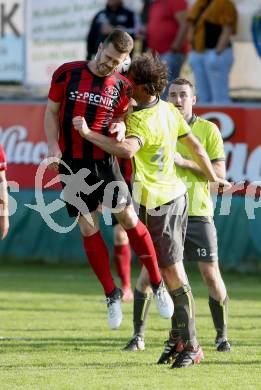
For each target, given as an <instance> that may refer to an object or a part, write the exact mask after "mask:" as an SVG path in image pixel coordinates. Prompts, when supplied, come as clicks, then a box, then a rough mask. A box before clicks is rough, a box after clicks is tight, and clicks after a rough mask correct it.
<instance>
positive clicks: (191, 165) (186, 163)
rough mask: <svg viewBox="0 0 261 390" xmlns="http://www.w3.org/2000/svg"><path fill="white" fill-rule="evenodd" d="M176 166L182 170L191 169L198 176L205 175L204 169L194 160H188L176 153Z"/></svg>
mask: <svg viewBox="0 0 261 390" xmlns="http://www.w3.org/2000/svg"><path fill="white" fill-rule="evenodd" d="M175 164H176V165H177V166H179V167H180V168H186V169H191V170H192V171H194V172H195V173H196V174H197V175H204V173H203V171H202V169H201V168H200V166H199V165H198V164H197V163H196V162H195V161H194V160H188V159H186V158H184V157H183V156H182V155H181V154H180V153H178V152H175Z"/></svg>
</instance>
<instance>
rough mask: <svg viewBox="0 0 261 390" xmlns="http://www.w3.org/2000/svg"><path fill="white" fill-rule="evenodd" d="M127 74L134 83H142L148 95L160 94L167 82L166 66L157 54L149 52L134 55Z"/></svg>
mask: <svg viewBox="0 0 261 390" xmlns="http://www.w3.org/2000/svg"><path fill="white" fill-rule="evenodd" d="M129 74H130V76H131V78H132V80H133V82H134V83H135V84H136V85H142V86H143V88H144V90H145V92H146V93H147V94H148V95H153V96H154V95H157V96H159V95H161V94H162V92H163V90H164V88H165V87H166V86H167V83H168V68H167V65H166V64H165V63H163V62H162V61H161V60H160V57H159V56H158V55H152V54H150V53H145V54H142V55H140V56H138V57H136V58H135V59H134V60H133V61H132V63H131V66H130V70H129Z"/></svg>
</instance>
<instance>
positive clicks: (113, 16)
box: [87, 0, 139, 60]
mask: <svg viewBox="0 0 261 390" xmlns="http://www.w3.org/2000/svg"><path fill="white" fill-rule="evenodd" d="M115 27H117V28H121V29H122V30H124V31H126V32H127V33H129V34H130V35H131V36H132V38H134V36H135V33H136V31H137V29H138V27H139V21H138V15H136V14H135V12H133V11H131V10H129V9H128V8H126V7H124V5H123V1H122V0H107V2H106V8H105V9H103V10H101V11H99V12H98V13H97V14H96V15H95V16H94V18H93V20H92V23H91V27H90V31H89V33H88V35H87V60H91V59H92V58H93V57H94V55H95V54H96V53H97V50H98V46H99V44H100V43H101V42H103V41H104V40H105V38H106V37H107V36H108V35H109V34H110V33H111V32H112V30H113V29H114V28H115Z"/></svg>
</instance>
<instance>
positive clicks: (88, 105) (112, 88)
mask: <svg viewBox="0 0 261 390" xmlns="http://www.w3.org/2000/svg"><path fill="white" fill-rule="evenodd" d="M131 95H132V88H131V84H130V82H129V81H128V80H127V79H126V78H125V77H124V76H122V75H121V74H120V73H118V72H114V73H112V74H111V75H108V76H106V77H98V76H96V75H94V74H93V73H92V72H91V70H90V69H89V67H88V63H87V62H86V61H77V62H70V63H66V64H63V65H62V66H60V67H59V68H58V69H57V70H56V71H55V72H54V74H53V78H52V82H51V87H50V91H49V95H48V98H49V99H51V100H53V101H54V102H57V103H61V108H60V114H59V124H60V134H59V146H60V148H61V151H62V153H63V156H66V157H67V158H69V159H71V158H81V159H82V158H84V159H87V160H89V161H90V160H97V159H104V158H106V155H107V156H108V154H107V153H106V152H104V151H103V150H101V149H100V148H98V147H97V146H95V145H93V144H92V143H90V142H88V141H87V140H84V139H83V138H82V137H81V136H80V135H79V133H78V132H77V131H75V130H74V128H73V125H72V119H73V117H75V116H84V117H85V120H86V122H87V125H88V126H89V127H90V128H91V129H92V130H93V131H97V132H99V133H101V134H104V135H109V133H108V129H109V128H110V125H111V123H112V120H113V118H114V117H117V116H122V115H123V114H125V113H126V112H127V111H128V104H129V101H130V98H131Z"/></svg>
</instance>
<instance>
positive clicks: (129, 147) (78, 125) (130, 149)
mask: <svg viewBox="0 0 261 390" xmlns="http://www.w3.org/2000/svg"><path fill="white" fill-rule="evenodd" d="M73 126H74V128H75V130H76V131H78V132H79V134H80V135H81V136H82V137H83V138H85V139H86V140H88V141H89V142H91V143H93V144H94V145H96V146H98V147H99V148H101V149H102V150H104V151H105V152H107V153H109V154H113V155H114V156H117V157H121V158H126V159H129V158H132V157H133V156H134V154H135V153H136V152H137V151H138V150H139V149H140V143H139V141H138V139H137V138H135V137H129V138H126V139H124V140H123V141H121V142H119V141H117V139H114V138H110V137H107V136H106V135H102V134H98V133H96V132H95V131H92V130H91V129H90V128H89V127H88V126H87V123H86V121H85V118H84V117H82V116H76V117H74V118H73Z"/></svg>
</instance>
